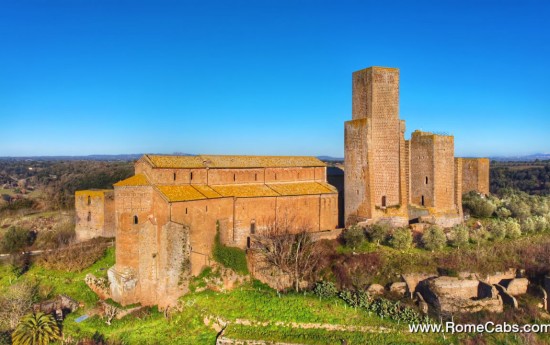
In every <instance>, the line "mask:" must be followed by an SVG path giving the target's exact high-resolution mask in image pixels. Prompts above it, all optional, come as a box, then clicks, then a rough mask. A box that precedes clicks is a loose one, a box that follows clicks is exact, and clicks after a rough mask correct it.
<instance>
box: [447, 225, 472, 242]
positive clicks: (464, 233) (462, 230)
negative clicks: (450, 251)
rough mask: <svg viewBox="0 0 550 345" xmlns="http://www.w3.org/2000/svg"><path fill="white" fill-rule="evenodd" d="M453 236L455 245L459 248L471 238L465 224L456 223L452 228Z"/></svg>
mask: <svg viewBox="0 0 550 345" xmlns="http://www.w3.org/2000/svg"><path fill="white" fill-rule="evenodd" d="M451 238H452V243H453V246H455V247H457V248H460V247H464V246H465V245H467V244H468V242H469V240H470V232H469V230H468V228H467V227H465V226H464V225H455V226H454V227H453V228H452V229H451Z"/></svg>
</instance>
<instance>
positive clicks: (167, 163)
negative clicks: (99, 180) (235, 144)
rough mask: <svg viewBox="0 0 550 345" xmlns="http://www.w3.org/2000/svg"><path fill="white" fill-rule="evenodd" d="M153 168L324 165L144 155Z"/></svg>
mask: <svg viewBox="0 0 550 345" xmlns="http://www.w3.org/2000/svg"><path fill="white" fill-rule="evenodd" d="M145 159H146V160H148V161H149V162H150V163H151V165H152V166H153V168H172V169H177V168H182V169H184V168H289V167H324V166H326V164H325V163H323V162H321V161H320V160H319V159H317V158H315V157H309V156H219V155H199V156H168V155H145Z"/></svg>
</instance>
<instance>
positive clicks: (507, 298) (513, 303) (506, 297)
mask: <svg viewBox="0 0 550 345" xmlns="http://www.w3.org/2000/svg"><path fill="white" fill-rule="evenodd" d="M495 288H496V289H497V290H498V293H499V295H500V297H501V298H502V302H503V303H504V304H506V305H508V306H510V307H512V308H514V309H517V308H518V301H517V300H516V299H515V298H514V296H512V295H511V294H510V293H508V291H506V288H505V287H504V286H502V285H500V284H495Z"/></svg>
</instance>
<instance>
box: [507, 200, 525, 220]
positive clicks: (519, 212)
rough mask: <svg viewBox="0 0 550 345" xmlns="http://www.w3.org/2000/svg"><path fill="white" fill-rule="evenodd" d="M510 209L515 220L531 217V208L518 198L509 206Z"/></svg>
mask: <svg viewBox="0 0 550 345" xmlns="http://www.w3.org/2000/svg"><path fill="white" fill-rule="evenodd" d="M508 208H509V209H510V211H511V212H512V215H513V216H514V218H519V219H526V218H528V217H530V216H531V207H529V205H528V204H527V203H526V202H525V201H523V200H520V199H518V198H514V199H512V200H511V201H510V203H509V204H508Z"/></svg>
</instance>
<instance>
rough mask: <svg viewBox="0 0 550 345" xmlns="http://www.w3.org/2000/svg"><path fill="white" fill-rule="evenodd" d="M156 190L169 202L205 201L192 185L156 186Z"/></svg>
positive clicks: (204, 197)
mask: <svg viewBox="0 0 550 345" xmlns="http://www.w3.org/2000/svg"><path fill="white" fill-rule="evenodd" d="M157 188H158V190H159V191H160V192H161V193H162V194H164V195H165V196H166V198H167V199H168V200H169V201H170V202H177V201H191V200H201V199H207V197H206V196H204V195H203V194H202V193H200V192H199V191H198V190H197V189H195V188H194V187H193V186H192V185H179V186H157Z"/></svg>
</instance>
